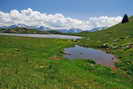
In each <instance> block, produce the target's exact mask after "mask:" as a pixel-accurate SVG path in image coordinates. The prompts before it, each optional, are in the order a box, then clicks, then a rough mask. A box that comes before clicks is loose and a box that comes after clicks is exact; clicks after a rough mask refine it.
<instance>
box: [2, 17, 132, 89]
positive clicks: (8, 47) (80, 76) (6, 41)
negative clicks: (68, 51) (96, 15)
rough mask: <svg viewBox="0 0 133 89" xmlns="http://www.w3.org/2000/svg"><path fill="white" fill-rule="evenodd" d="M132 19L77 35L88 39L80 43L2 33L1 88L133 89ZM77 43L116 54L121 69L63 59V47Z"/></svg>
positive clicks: (90, 62) (117, 65) (84, 61)
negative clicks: (104, 28) (4, 34)
mask: <svg viewBox="0 0 133 89" xmlns="http://www.w3.org/2000/svg"><path fill="white" fill-rule="evenodd" d="M132 19H133V18H132V17H131V18H130V22H129V23H126V24H118V25H116V26H113V27H111V28H109V29H107V30H102V31H98V32H82V33H79V34H76V35H80V36H82V37H83V38H84V39H81V40H79V41H77V42H76V41H72V40H63V39H46V38H45V39H44V38H30V37H12V36H0V89H133V77H132V76H133V54H132V53H133V47H132V44H133V20H132ZM75 44H78V45H82V46H86V47H92V48H97V49H101V50H105V51H107V52H109V53H112V54H114V55H115V56H116V57H118V62H117V63H116V67H117V69H116V70H112V68H110V67H106V66H102V65H97V64H94V63H93V62H92V61H89V60H88V61H87V60H80V59H79V60H68V59H65V58H63V49H64V48H67V47H71V46H73V45H75ZM105 45H106V46H105ZM104 46H105V47H104Z"/></svg>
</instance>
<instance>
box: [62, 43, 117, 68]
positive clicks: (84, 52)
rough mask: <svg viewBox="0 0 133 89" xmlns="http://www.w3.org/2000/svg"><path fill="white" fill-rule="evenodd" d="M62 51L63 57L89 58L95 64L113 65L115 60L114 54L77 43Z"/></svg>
mask: <svg viewBox="0 0 133 89" xmlns="http://www.w3.org/2000/svg"><path fill="white" fill-rule="evenodd" d="M64 53H65V54H64V57H65V58H68V59H73V60H74V59H91V60H94V61H95V62H96V63H97V64H102V65H106V66H114V62H115V61H116V57H115V56H113V55H111V54H107V53H106V52H104V51H101V50H96V49H92V48H85V47H81V46H78V45H76V46H75V47H71V48H65V49H64Z"/></svg>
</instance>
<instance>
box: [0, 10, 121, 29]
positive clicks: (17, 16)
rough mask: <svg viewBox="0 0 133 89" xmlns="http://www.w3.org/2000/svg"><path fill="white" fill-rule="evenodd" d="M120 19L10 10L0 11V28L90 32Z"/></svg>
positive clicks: (108, 25) (115, 22)
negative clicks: (22, 27)
mask: <svg viewBox="0 0 133 89" xmlns="http://www.w3.org/2000/svg"><path fill="white" fill-rule="evenodd" d="M121 20H122V17H120V16H118V17H108V16H101V17H90V18H89V19H88V20H86V21H84V20H79V19H73V18H68V17H64V15H62V14H60V13H57V14H46V13H40V12H39V11H33V10H32V9H30V8H28V9H26V10H21V11H18V10H11V11H10V12H9V13H5V12H2V11H0V26H9V25H14V24H25V25H29V26H46V27H49V28H52V29H70V28H76V29H81V30H90V29H93V28H95V27H105V26H106V27H110V26H112V25H115V24H117V23H119V22H120V21H121Z"/></svg>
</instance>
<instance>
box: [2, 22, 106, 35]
mask: <svg viewBox="0 0 133 89" xmlns="http://www.w3.org/2000/svg"><path fill="white" fill-rule="evenodd" d="M17 27H19V28H27V29H37V30H40V31H48V30H49V31H50V30H55V31H58V32H62V33H79V32H82V30H81V29H75V28H71V29H51V28H49V27H45V26H28V25H25V24H15V25H11V26H1V27H0V28H7V29H9V28H17ZM104 28H106V27H96V28H94V29H92V30H86V31H87V32H95V31H98V30H102V29H104Z"/></svg>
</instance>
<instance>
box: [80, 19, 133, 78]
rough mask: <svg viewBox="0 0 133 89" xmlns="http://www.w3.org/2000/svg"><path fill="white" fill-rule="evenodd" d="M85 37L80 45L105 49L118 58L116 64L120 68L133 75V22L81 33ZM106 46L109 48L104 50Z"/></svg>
mask: <svg viewBox="0 0 133 89" xmlns="http://www.w3.org/2000/svg"><path fill="white" fill-rule="evenodd" d="M79 35H81V36H84V39H82V40H81V41H80V42H79V44H80V45H83V46H87V47H93V48H99V49H103V50H105V51H107V52H109V53H112V54H114V55H115V56H117V57H118V59H119V62H118V63H117V64H116V65H117V66H118V67H119V68H121V69H123V70H124V71H126V72H127V73H128V74H130V75H133V54H132V53H133V20H132V19H131V20H130V22H129V23H126V24H118V25H116V26H113V27H111V28H109V29H106V30H102V31H98V32H92V33H84V32H83V33H80V34H79ZM103 45H106V46H107V48H102V46H103Z"/></svg>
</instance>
